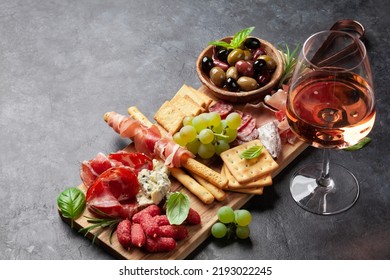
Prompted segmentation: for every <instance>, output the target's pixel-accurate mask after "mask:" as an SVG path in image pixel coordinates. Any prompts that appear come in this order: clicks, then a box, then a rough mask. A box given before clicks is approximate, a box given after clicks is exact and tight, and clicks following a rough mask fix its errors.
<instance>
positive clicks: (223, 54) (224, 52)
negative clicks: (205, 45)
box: [217, 49, 229, 62]
mask: <svg viewBox="0 0 390 280" xmlns="http://www.w3.org/2000/svg"><path fill="white" fill-rule="evenodd" d="M228 55H229V51H228V50H227V49H220V50H219V51H218V52H217V57H218V59H219V60H220V61H223V62H227V57H228Z"/></svg>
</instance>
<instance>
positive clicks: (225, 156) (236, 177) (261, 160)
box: [221, 140, 279, 194]
mask: <svg viewBox="0 0 390 280" xmlns="http://www.w3.org/2000/svg"><path fill="white" fill-rule="evenodd" d="M255 145H257V146H263V144H262V143H261V141H260V140H253V141H250V142H247V143H245V144H242V145H240V146H237V147H234V148H232V149H229V150H227V151H225V152H223V153H221V159H222V160H223V165H222V171H221V172H222V174H223V175H225V177H226V178H227V179H228V181H229V183H228V190H231V191H236V192H244V193H251V194H262V193H263V188H264V187H266V186H270V185H272V177H271V174H272V172H273V171H274V170H276V169H277V168H278V167H279V165H278V164H277V163H276V161H274V159H273V158H272V156H271V155H270V154H269V153H268V151H267V149H263V150H262V153H261V154H260V156H259V157H256V158H253V159H244V158H241V157H240V155H241V153H242V152H244V151H245V150H246V149H248V148H250V147H253V146H255Z"/></svg>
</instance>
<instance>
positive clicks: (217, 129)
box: [211, 122, 223, 134]
mask: <svg viewBox="0 0 390 280" xmlns="http://www.w3.org/2000/svg"><path fill="white" fill-rule="evenodd" d="M211 130H212V131H214V132H215V133H218V134H219V133H222V131H223V126H222V122H220V123H219V125H217V126H214V127H213V128H212V129H211Z"/></svg>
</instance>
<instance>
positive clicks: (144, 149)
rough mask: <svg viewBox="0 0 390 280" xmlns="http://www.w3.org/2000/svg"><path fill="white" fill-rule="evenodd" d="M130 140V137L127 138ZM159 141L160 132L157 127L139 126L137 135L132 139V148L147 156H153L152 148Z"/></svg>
mask: <svg viewBox="0 0 390 280" xmlns="http://www.w3.org/2000/svg"><path fill="white" fill-rule="evenodd" d="M129 138H131V137H129ZM160 139H161V133H160V130H159V129H158V128H157V126H155V125H152V126H151V127H145V126H143V125H142V124H140V127H139V128H138V129H137V133H136V134H135V135H134V137H133V139H132V140H133V142H134V147H135V149H136V150H137V151H138V152H140V153H145V154H146V155H148V156H152V157H153V156H154V153H155V151H154V146H155V144H156V142H157V141H158V140H160Z"/></svg>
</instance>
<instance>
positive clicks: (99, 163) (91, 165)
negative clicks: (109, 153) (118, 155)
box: [80, 153, 122, 188]
mask: <svg viewBox="0 0 390 280" xmlns="http://www.w3.org/2000/svg"><path fill="white" fill-rule="evenodd" d="M120 165H122V163H120V162H118V161H116V160H114V159H109V158H108V157H106V155H104V154H103V153H98V154H97V155H96V156H95V157H94V158H93V159H91V160H88V161H87V160H84V161H83V162H82V163H81V168H80V178H81V181H82V182H83V184H84V185H85V186H86V187H87V188H89V187H90V186H91V185H92V184H93V183H94V182H95V180H96V179H97V177H98V176H99V175H100V174H102V173H103V172H104V171H106V170H107V169H110V168H112V167H116V166H120Z"/></svg>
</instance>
